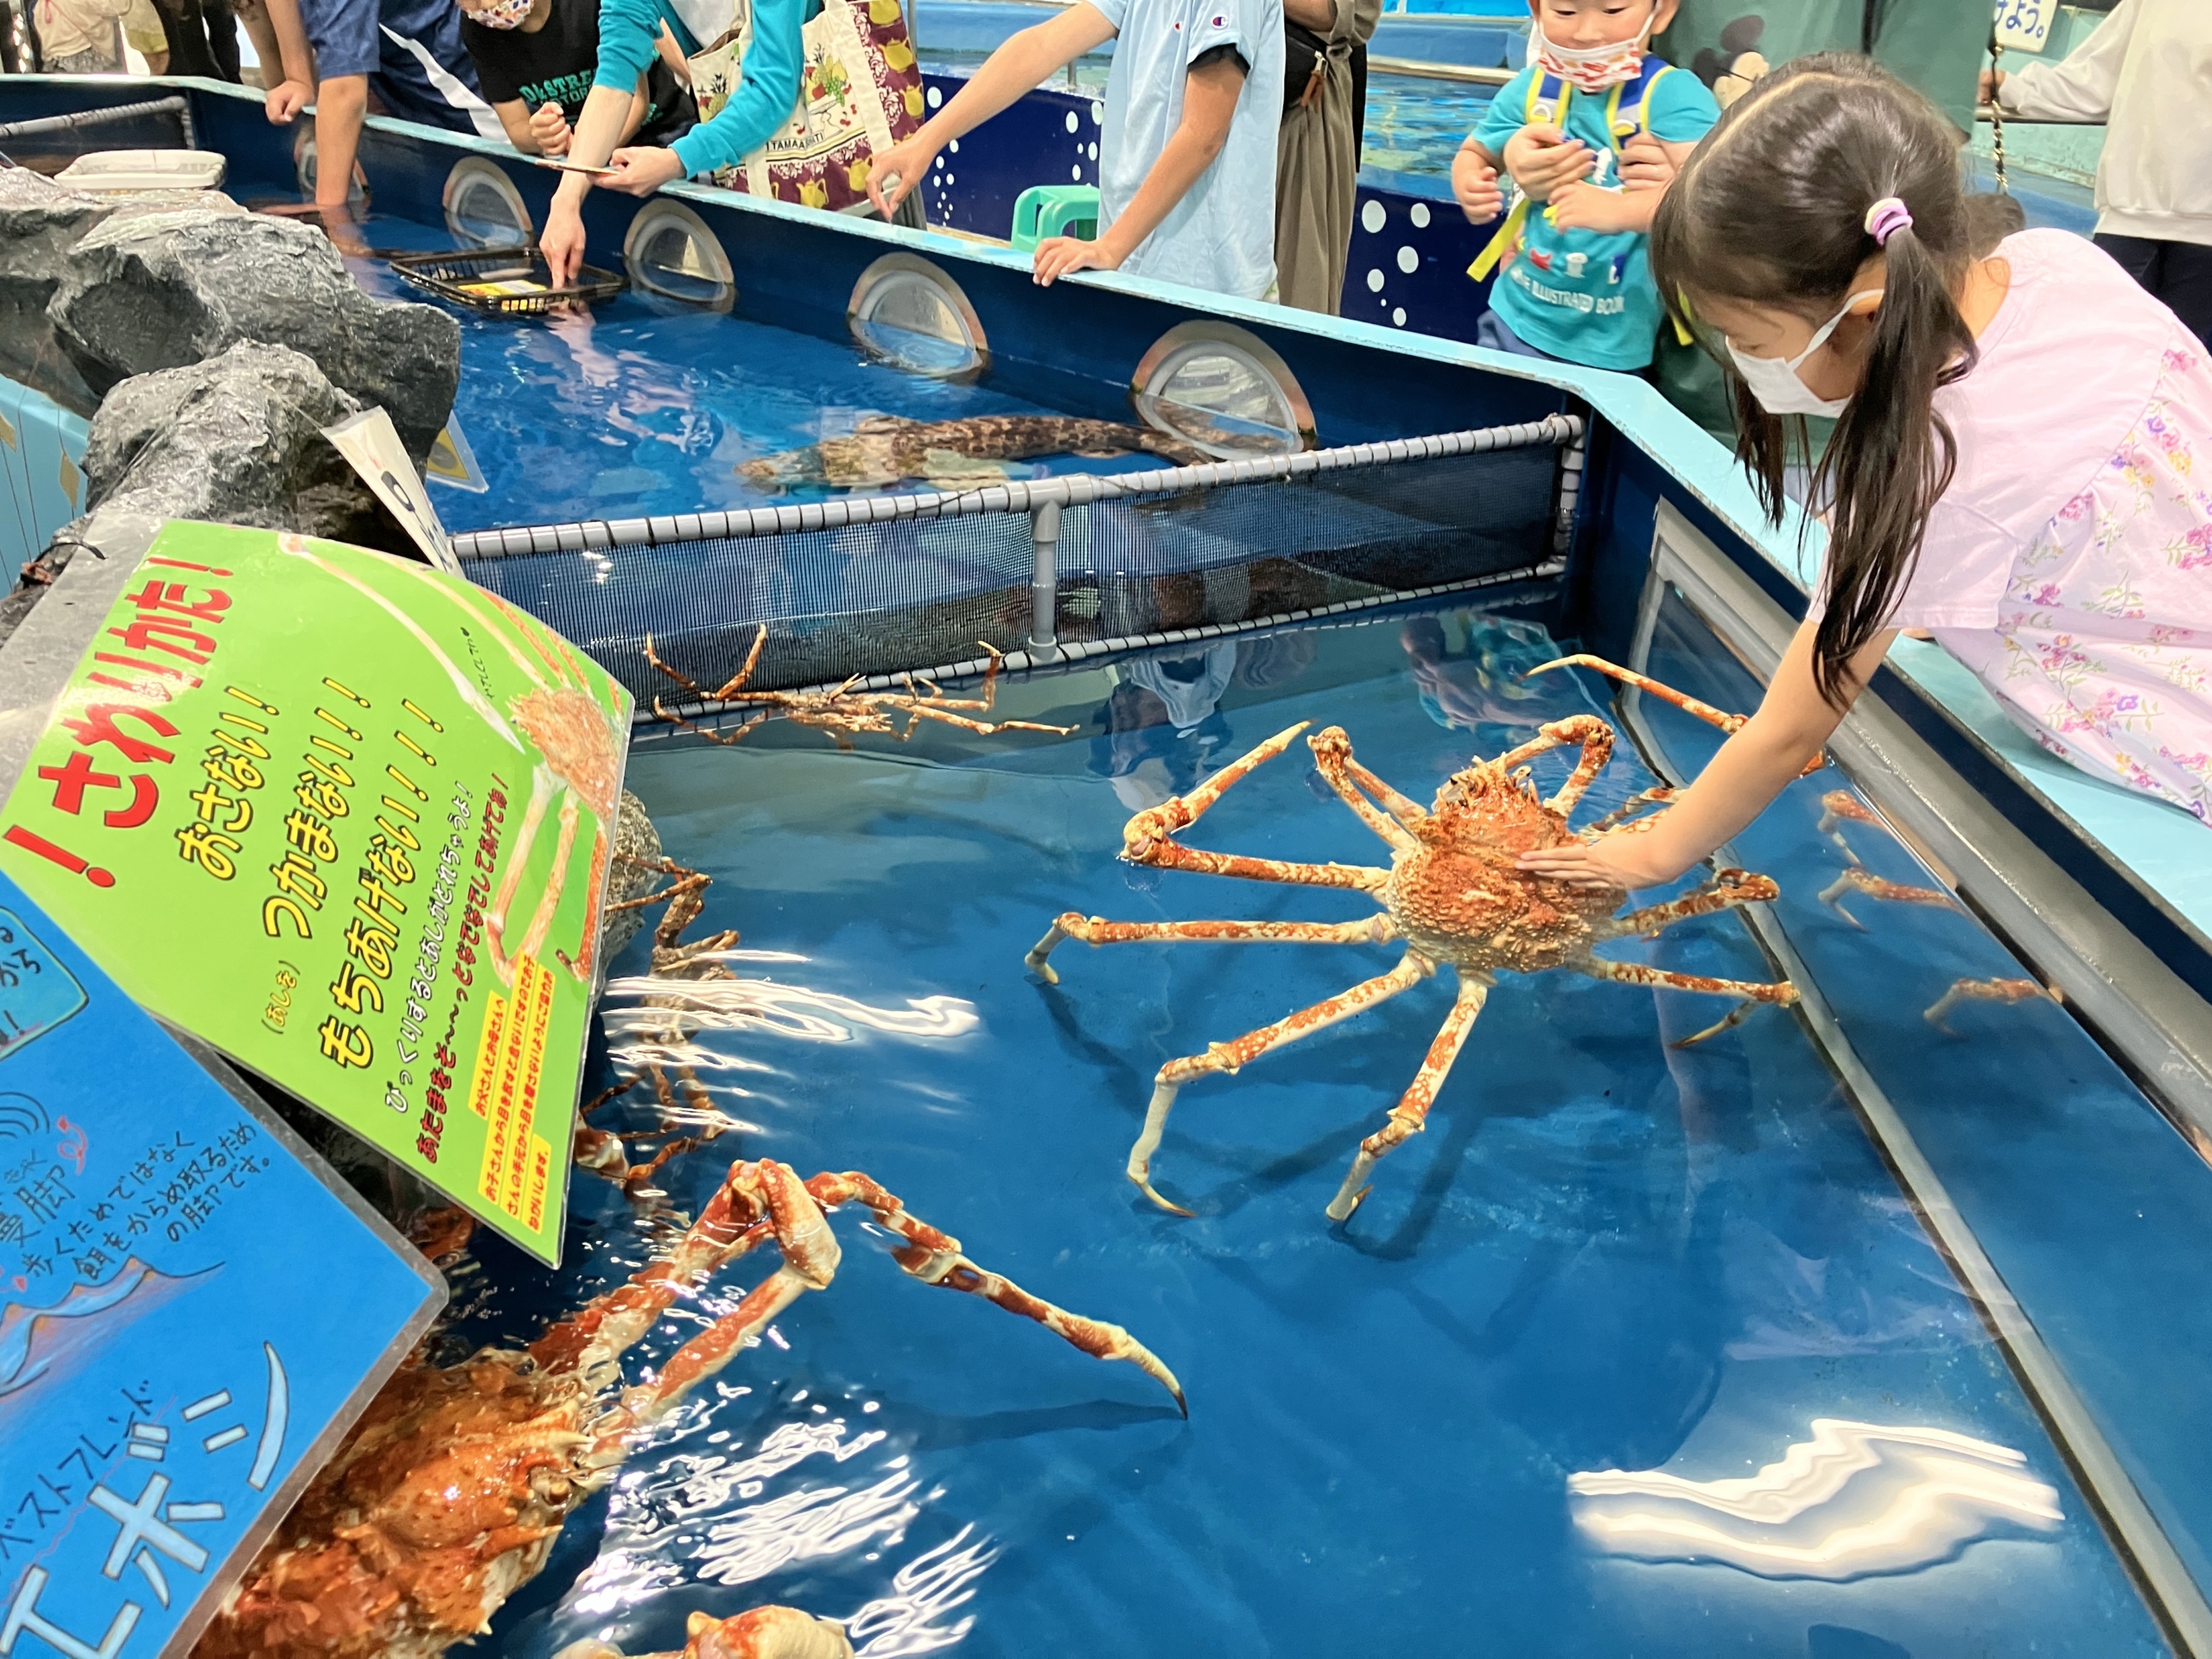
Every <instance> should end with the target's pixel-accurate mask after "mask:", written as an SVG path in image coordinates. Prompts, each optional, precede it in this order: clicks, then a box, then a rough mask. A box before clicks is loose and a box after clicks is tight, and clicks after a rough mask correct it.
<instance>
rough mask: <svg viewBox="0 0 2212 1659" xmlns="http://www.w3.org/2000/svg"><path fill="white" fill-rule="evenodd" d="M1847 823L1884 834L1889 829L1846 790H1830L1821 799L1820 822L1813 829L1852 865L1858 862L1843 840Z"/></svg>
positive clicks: (1856, 856)
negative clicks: (1866, 827)
mask: <svg viewBox="0 0 2212 1659" xmlns="http://www.w3.org/2000/svg"><path fill="white" fill-rule="evenodd" d="M1846 823H1869V824H1872V825H1873V826H1874V828H1876V829H1880V830H1883V831H1885V832H1886V831H1887V830H1888V829H1889V827H1890V826H1889V825H1888V824H1886V823H1883V822H1882V820H1881V819H1879V818H1878V817H1875V816H1874V813H1873V811H1872V809H1870V808H1869V807H1867V806H1866V804H1865V803H1863V802H1862V801H1860V800H1859V798H1858V797H1857V796H1856V795H1853V793H1852V792H1851V791H1849V790H1847V789H1832V790H1830V791H1828V792H1827V794H1825V795H1823V796H1821V821H1820V823H1817V824H1815V826H1814V828H1815V829H1817V830H1819V831H1820V833H1821V834H1822V835H1824V836H1827V838H1828V839H1829V840H1830V841H1832V842H1834V843H1835V845H1836V850H1837V851H1838V852H1840V853H1841V854H1842V855H1844V856H1845V857H1846V858H1847V859H1849V860H1850V861H1852V862H1853V864H1856V863H1858V862H1859V855H1858V854H1856V853H1854V852H1853V851H1852V850H1851V843H1850V842H1847V841H1846V840H1845V839H1844V838H1843V826H1844V825H1845V824H1846Z"/></svg>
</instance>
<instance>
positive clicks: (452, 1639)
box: [194, 1159, 1183, 1659]
mask: <svg viewBox="0 0 2212 1659" xmlns="http://www.w3.org/2000/svg"><path fill="white" fill-rule="evenodd" d="M843 1205H857V1206H859V1207H860V1208H861V1210H863V1211H866V1212H867V1213H868V1217H869V1219H870V1220H871V1221H872V1222H874V1224H875V1225H876V1226H878V1227H880V1228H881V1229H882V1230H884V1231H885V1232H887V1233H888V1234H890V1235H891V1236H893V1240H894V1241H895V1243H894V1246H893V1259H894V1260H896V1261H897V1262H898V1263H899V1267H900V1268H904V1269H905V1270H906V1273H907V1274H910V1275H911V1276H912V1277H913V1278H915V1279H918V1280H919V1281H921V1282H922V1283H924V1284H926V1285H937V1286H940V1287H943V1288H944V1289H947V1290H957V1291H960V1292H962V1293H963V1294H968V1295H971V1296H980V1297H982V1299H983V1300H986V1301H989V1302H993V1303H995V1304H996V1305H997V1306H1000V1307H1001V1308H1003V1309H1005V1310H1006V1311H1007V1312H1008V1313H1016V1314H1019V1315H1020V1316H1021V1317H1023V1318H1025V1319H1034V1320H1035V1321H1037V1323H1039V1325H1044V1326H1045V1327H1046V1329H1047V1330H1049V1331H1051V1332H1052V1333H1053V1334H1054V1335H1056V1336H1058V1337H1059V1338H1062V1339H1063V1340H1065V1341H1066V1342H1068V1343H1069V1344H1071V1345H1073V1346H1074V1347H1076V1348H1077V1349H1079V1350H1081V1351H1083V1352H1084V1353H1086V1354H1089V1355H1090V1356H1091V1357H1094V1358H1097V1359H1109V1360H1123V1361H1127V1362H1128V1363H1131V1364H1134V1365H1136V1366H1138V1367H1139V1368H1141V1370H1144V1371H1145V1372H1146V1373H1147V1375H1148V1376H1152V1377H1153V1378H1154V1379H1155V1380H1156V1381H1158V1382H1159V1383H1160V1385H1161V1386H1162V1387H1163V1388H1165V1389H1167V1390H1168V1392H1169V1393H1170V1394H1172V1395H1173V1396H1174V1397H1175V1402H1176V1403H1177V1405H1178V1406H1180V1405H1182V1403H1183V1392H1182V1389H1181V1387H1180V1386H1179V1384H1178V1383H1177V1382H1176V1380H1175V1377H1174V1374H1173V1372H1171V1371H1170V1370H1168V1369H1167V1368H1166V1366H1165V1365H1163V1364H1162V1363H1160V1361H1159V1359H1158V1358H1156V1357H1154V1355H1153V1353H1152V1351H1150V1350H1149V1349H1147V1348H1146V1347H1145V1346H1144V1344H1141V1343H1140V1342H1138V1341H1137V1340H1136V1339H1135V1338H1134V1337H1132V1336H1130V1335H1129V1333H1128V1332H1126V1331H1124V1330H1123V1329H1122V1327H1121V1326H1119V1325H1109V1324H1107V1323H1105V1322H1104V1321H1103V1320H1099V1319H1086V1318H1084V1316H1083V1315H1081V1314H1077V1313H1069V1312H1067V1311H1066V1310H1065V1309H1064V1308H1059V1307H1056V1306H1053V1305H1052V1303H1050V1302H1047V1301H1045V1300H1042V1299H1041V1298H1039V1297H1036V1296H1033V1295H1031V1294H1029V1293H1028V1292H1027V1291H1026V1290H1024V1289H1022V1288H1021V1287H1020V1286H1019V1285H1016V1284H1014V1283H1013V1282H1012V1281H1009V1280H1007V1279H1005V1278H1002V1277H1001V1276H1000V1275H999V1274H995V1273H992V1272H989V1271H988V1270H987V1269H985V1268H980V1267H978V1266H977V1265H976V1263H975V1262H971V1261H970V1260H969V1258H968V1257H967V1256H966V1255H963V1254H962V1251H961V1247H960V1242H959V1241H958V1240H957V1239H956V1238H953V1237H951V1236H950V1235H948V1234H945V1233H944V1232H941V1231H939V1230H938V1229H936V1228H934V1227H932V1226H931V1225H930V1224H928V1223H927V1222H925V1221H923V1220H921V1219H920V1218H919V1217H916V1216H914V1215H912V1214H910V1213H909V1212H908V1211H907V1210H906V1206H905V1205H903V1204H901V1203H900V1202H899V1199H898V1198H897V1197H895V1196H894V1195H893V1194H892V1193H890V1192H886V1191H885V1190H884V1189H883V1187H881V1186H880V1185H878V1184H877V1183H876V1182H875V1181H874V1180H873V1179H870V1178H869V1177H868V1176H867V1175H864V1174H861V1173H858V1172H856V1171H848V1172H845V1173H824V1174H820V1175H817V1176H815V1177H814V1178H813V1179H810V1180H805V1181H802V1180H801V1179H799V1177H798V1173H797V1172H796V1171H794V1170H792V1169H791V1167H790V1166H788V1165H786V1164H780V1163H777V1162H775V1161H773V1160H769V1159H762V1160H759V1161H758V1162H740V1163H737V1164H734V1165H733V1166H731V1167H730V1170H729V1173H728V1175H727V1176H726V1177H725V1178H724V1179H723V1181H722V1184H721V1186H720V1188H719V1189H718V1190H717V1191H716V1192H715V1196H714V1198H712V1199H711V1200H710V1201H709V1203H708V1205H706V1207H705V1209H704V1210H703V1211H702V1212H701V1214H700V1217H699V1219H698V1221H697V1222H696V1224H694V1225H693V1226H692V1227H691V1228H690V1230H689V1231H687V1232H686V1233H684V1234H683V1236H682V1237H681V1238H680V1239H679V1240H678V1241H677V1243H676V1244H675V1245H674V1247H673V1248H672V1249H671V1250H670V1251H668V1252H667V1253H666V1254H665V1255H663V1256H662V1257H661V1258H660V1259H659V1260H658V1261H656V1262H653V1263H652V1265H651V1266H649V1267H647V1268H645V1269H643V1270H642V1271H640V1272H639V1273H638V1274H635V1275H634V1276H633V1277H632V1278H631V1279H630V1280H629V1281H627V1282H626V1283H625V1284H623V1285H621V1286H620V1287H617V1288H615V1289H613V1290H611V1291H609V1292H607V1294H604V1295H601V1296H599V1297H597V1298H595V1299H594V1300H592V1301H591V1302H590V1303H588V1305H586V1306H584V1307H583V1308H582V1309H581V1310H580V1311H579V1312H577V1313H575V1314H574V1315H572V1316H571V1317H569V1318H568V1319H563V1320H561V1321H560V1322H559V1323H557V1324H556V1325H553V1326H552V1327H551V1328H550V1329H549V1330H548V1331H547V1332H545V1334H544V1335H543V1336H542V1337H540V1338H538V1339H537V1341H536V1342H534V1343H532V1344H531V1345H530V1347H529V1348H528V1349H527V1350H525V1351H520V1352H514V1351H503V1350H496V1349H486V1350H485V1351H481V1352H480V1353H478V1354H476V1355H475V1356H474V1357H472V1358H470V1359H468V1360H467V1361H466V1362H464V1363H461V1364H460V1365H456V1366H452V1367H439V1366H434V1365H429V1364H426V1363H423V1357H422V1355H421V1353H420V1352H419V1351H418V1352H417V1354H416V1356H415V1357H414V1358H412V1359H410V1362H409V1363H407V1364H405V1365H404V1366H402V1367H401V1368H400V1370H398V1371H397V1372H395V1373H394V1374H393V1376H392V1378H391V1381H390V1382H388V1383H386V1384H385V1387H384V1389H382V1390H381V1391H380V1392H379V1393H378V1395H377V1397H376V1398H375V1399H374V1400H373V1401H372V1402H370V1404H369V1407H368V1408H367V1410H366V1411H365V1412H364V1413H363V1414H362V1415H361V1417H360V1419H359V1421H358V1422H357V1423H356V1424H355V1425H354V1427H353V1430H352V1431H351V1432H350V1433H348V1434H347V1436H346V1440H344V1441H343V1442H342V1443H341V1444H340V1446H339V1448H338V1450H337V1452H335V1453H334V1455H333V1456H332V1458H331V1459H330V1461H329V1462H328V1463H327V1464H326V1465H324V1466H323V1468H322V1470H321V1471H320V1472H319V1473H318V1474H317V1475H316V1476H315V1480H314V1481H313V1482H312V1483H311V1484H309V1485H308V1489H307V1491H306V1492H305V1493H304V1494H303V1495H302V1497H301V1498H300V1501H299V1503H297V1505H296V1506H295V1508H294V1509H293V1510H292V1512H291V1513H290V1514H289V1516H286V1517H285V1519H284V1521H283V1524H282V1525H281V1526H280V1527H279V1528H278V1529H277V1534H276V1535H275V1536H274V1537H273V1538H272V1539H271V1540H270V1542H269V1544H268V1545H267V1546H266V1547H265V1548H264V1549H263V1550H262V1552H261V1554H260V1555H259V1556H258V1557H257V1558H256V1560H254V1562H253V1564H252V1566H251V1567H249V1568H248V1569H247V1571H246V1573H245V1577H244V1578H243V1579H242V1580H239V1582H238V1585H237V1586H236V1587H235V1588H233V1589H232V1592H231V1593H230V1594H229V1595H228V1596H227V1597H226V1599H225V1600H224V1603H223V1606H222V1609H221V1611H219V1613H218V1614H217V1616H216V1618H215V1619H214V1620H213V1623H211V1624H209V1625H208V1627H207V1630H206V1631H205V1632H204V1633H203V1634H202V1635H201V1637H200V1641H199V1644H198V1646H197V1647H196V1648H195V1649H194V1653H195V1655H197V1656H199V1659H256V1656H258V1659H268V1656H270V1655H272V1654H285V1655H291V1656H298V1659H306V1656H323V1659H372V1656H385V1659H434V1656H436V1655H439V1654H442V1653H443V1652H444V1651H445V1650H446V1649H448V1648H449V1647H451V1646H452V1645H454V1643H458V1642H461V1641H463V1640H465V1639H467V1637H471V1636H474V1635H476V1634H479V1633H480V1632H481V1631H483V1630H485V1629H486V1628H487V1627H488V1624H489V1622H490V1619H491V1616H492V1615H493V1612H495V1611H497V1610H498V1609H499V1606H500V1605H501V1604H502V1603H504V1602H505V1600H506V1599H507V1598H508V1597H509V1596H511V1595H512V1594H513V1593H514V1592H515V1590H516V1588H517V1587H518V1586H520V1585H522V1584H523V1583H524V1582H526V1581H527V1580H529V1579H531V1577H532V1576H534V1575H535V1574H536V1573H537V1572H538V1570H539V1569H540V1568H541V1567H543V1566H544V1564H545V1560H546V1558H547V1556H548V1555H549V1554H550V1553H551V1551H552V1548H553V1541H554V1539H555V1538H556V1537H557V1536H558V1535H559V1534H560V1531H561V1528H562V1524H563V1522H564V1521H565V1520H566V1519H567V1518H568V1516H569V1513H570V1512H571V1511H573V1510H575V1508H576V1507H577V1506H578V1505H579V1504H581V1503H582V1502H583V1500H584V1499H585V1498H586V1497H588V1496H589V1495H590V1494H591V1493H592V1492H594V1491H597V1490H598V1489H599V1488H600V1487H601V1486H603V1485H605V1484H607V1482H608V1481H609V1480H611V1479H612V1478H613V1476H614V1474H615V1472H616V1471H617V1469H618V1468H619V1466H620V1464H621V1462H622V1459H623V1458H624V1455H625V1453H626V1449H627V1446H628V1444H629V1441H630V1440H631V1439H632V1437H633V1436H634V1435H636V1434H637V1433H639V1432H640V1431H641V1430H643V1429H645V1428H646V1427H650V1426H651V1425H652V1423H654V1422H655V1421H658V1420H659V1419H660V1418H662V1417H663V1416H664V1415H665V1414H667V1413H668V1412H670V1411H671V1410H672V1409H673V1408H675V1407H676V1406H677V1404H678V1403H679V1402H681V1401H682V1400H683V1398H684V1397H685V1396H686V1395H688V1394H689V1393H690V1391H691V1390H692V1389H695V1388H696V1387H697V1386H698V1385H699V1384H700V1383H702V1382H704V1381H706V1380H707V1379H708V1378H709V1377H712V1376H714V1375H715V1373H716V1372H717V1371H719V1370H721V1368H722V1367H723V1366H724V1365H725V1364H727V1363H728V1362H729V1361H730V1360H731V1359H732V1358H733V1357H735V1356H736V1355H737V1353H738V1352H739V1351H741V1349H743V1348H744V1347H745V1346H746V1344H747V1342H748V1341H749V1340H750V1339H751V1338H753V1337H754V1336H755V1335H756V1334H758V1333H759V1332H760V1331H761V1330H762V1329H764V1328H765V1327H766V1325H767V1324H768V1322H769V1321H770V1320H772V1319H775V1318H776V1317H777V1316H778V1315H779V1314H780V1313H783V1312H784V1311H785V1309H787V1308H789V1307H790V1306H791V1304H792V1303H793V1302H795V1301H797V1300H798V1299H799V1297H801V1296H802V1295H804V1294H806V1293H807V1292H808V1291H810V1290H825V1289H827V1288H828V1287H829V1283H830V1281H831V1280H832V1278H833V1277H834V1276H835V1275H836V1271H837V1266H838V1262H839V1260H840V1258H841V1256H842V1251H841V1249H840V1248H839V1246H838V1243H837V1236H836V1233H835V1232H834V1231H833V1230H831V1228H830V1226H829V1220H828V1218H827V1216H826V1215H825V1214H824V1212H825V1211H833V1210H836V1209H838V1208H840V1207H842V1206H843ZM771 1242H773V1243H775V1245H776V1246H777V1247H778V1249H779V1250H780V1252H781V1254H782V1256H783V1262H782V1264H781V1265H780V1266H779V1267H778V1268H777V1269H776V1271H775V1272H774V1273H772V1274H770V1275H769V1276H768V1277H767V1278H766V1280H764V1281H762V1282H761V1283H760V1284H759V1285H757V1286H755V1287H753V1290H752V1291H751V1292H750V1293H749V1294H747V1295H746V1296H745V1298H744V1299H743V1300H741V1302H740V1303H739V1305H738V1306H737V1307H736V1308H735V1309H734V1311H732V1312H731V1313H728V1314H725V1315H724V1316H723V1317H721V1319H716V1320H715V1321H714V1323H712V1324H711V1325H708V1326H707V1328H706V1329H705V1330H703V1331H702V1332H700V1333H699V1334H698V1335H697V1336H696V1337H694V1338H692V1339H691V1340H690V1342H687V1343H686V1344H683V1347H682V1348H680V1349H678V1350H677V1352H676V1353H674V1354H673V1355H671V1357H669V1359H668V1362H667V1363H666V1364H665V1365H664V1366H663V1367H662V1368H661V1370H660V1372H659V1374H658V1376H656V1377H653V1378H652V1380H650V1381H648V1382H645V1383H641V1384H639V1385H637V1386H635V1387H632V1388H628V1389H621V1388H620V1387H618V1385H619V1383H620V1380H621V1378H620V1362H621V1357H622V1355H623V1354H624V1353H625V1351H627V1350H628V1349H629V1348H630V1347H631V1346H632V1345H633V1344H636V1343H637V1342H638V1341H639V1339H640V1338H643V1337H644V1336H645V1333H646V1332H649V1331H651V1330H652V1328H653V1327H654V1326H655V1325H657V1324H658V1322H659V1321H660V1319H661V1316H662V1315H663V1314H664V1313H666V1312H667V1311H668V1309H669V1307H670V1306H671V1304H672V1303H673V1302H674V1301H675V1300H676V1299H677V1296H678V1295H680V1294H683V1293H684V1292H686V1291H689V1290H690V1289H692V1288H694V1287H697V1286H699V1285H700V1284H702V1283H703V1282H704V1281H706V1280H707V1278H708V1277H709V1275H710V1274H713V1273H715V1271H717V1270H718V1269H719V1268H721V1267H723V1266H724V1265H726V1264H727V1263H728V1262H731V1261H732V1260H734V1259H735V1258H736V1257H738V1256H740V1255H744V1254H745V1253H746V1252H747V1251H749V1250H752V1249H755V1248H757V1247H759V1246H760V1245H762V1244H766V1243H771ZM796 1618H798V1616H797V1615H791V1616H789V1617H785V1616H784V1615H782V1614H777V1615H773V1616H771V1615H768V1614H766V1613H765V1612H764V1613H763V1614H762V1616H761V1617H760V1618H754V1619H753V1621H752V1625H747V1624H743V1622H742V1621H725V1622H724V1625H727V1626H728V1627H729V1628H728V1629H725V1628H724V1625H716V1626H715V1628H714V1630H713V1631H712V1632H711V1636H712V1642H711V1643H710V1642H709V1641H699V1642H696V1643H695V1645H696V1647H697V1648H698V1650H699V1652H700V1653H701V1654H702V1655H708V1656H713V1659H748V1656H757V1659H768V1656H772V1655H779V1654H780V1655H784V1656H787V1659H797V1656H802V1655H804V1656H811V1655H813V1654H816V1653H822V1652H827V1653H829V1654H836V1652H837V1651H838V1649H836V1646H834V1645H826V1646H825V1645H824V1644H826V1643H828V1642H829V1636H830V1634H831V1633H832V1630H834V1627H831V1629H830V1630H819V1631H817V1632H814V1634H816V1635H817V1637H818V1638H819V1639H818V1640H817V1643H816V1644H815V1645H814V1646H813V1647H807V1646H804V1645H789V1644H785V1645H778V1646H770V1645H765V1643H766V1637H767V1636H769V1635H771V1634H776V1632H774V1631H772V1630H770V1629H768V1628H767V1627H769V1626H772V1625H779V1624H780V1625H784V1626H788V1627H789V1629H788V1630H785V1631H783V1632H782V1633H781V1634H780V1635H779V1637H778V1640H779V1643H780V1642H783V1640H784V1638H785V1637H791V1638H793V1640H795V1639H796V1637H797V1636H798V1635H804V1634H808V1632H807V1631H806V1630H803V1629H802V1628H801V1627H800V1626H798V1624H794V1623H793V1621H794V1620H795V1619H796ZM753 1625H757V1626H760V1627H762V1628H761V1629H760V1630H759V1631H757V1632H755V1633H756V1634H759V1635H760V1637H761V1638H762V1641H761V1643H756V1644H755V1645H753V1646H750V1647H748V1646H746V1645H743V1644H741V1643H739V1642H738V1640H737V1637H738V1636H739V1635H740V1634H743V1633H745V1632H746V1631H747V1630H752V1627H753ZM703 1634H709V1633H707V1632H702V1631H695V1632H694V1635H695V1637H699V1636H702V1635H703ZM725 1638H727V1639H725ZM715 1643H719V1645H715Z"/></svg>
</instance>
